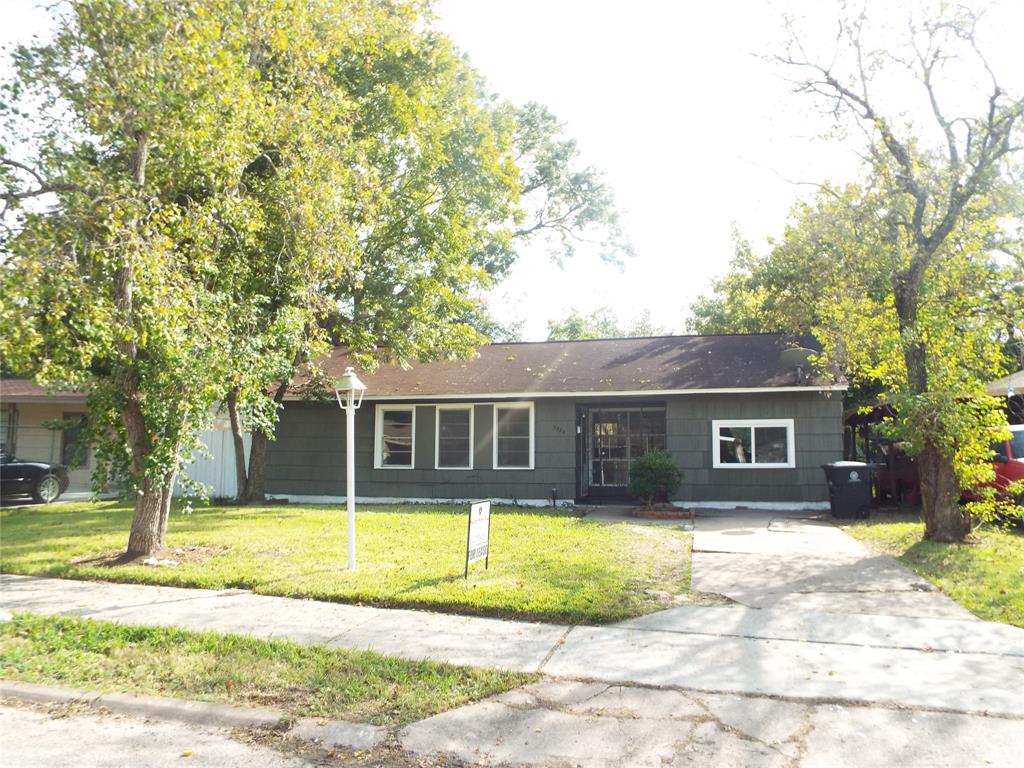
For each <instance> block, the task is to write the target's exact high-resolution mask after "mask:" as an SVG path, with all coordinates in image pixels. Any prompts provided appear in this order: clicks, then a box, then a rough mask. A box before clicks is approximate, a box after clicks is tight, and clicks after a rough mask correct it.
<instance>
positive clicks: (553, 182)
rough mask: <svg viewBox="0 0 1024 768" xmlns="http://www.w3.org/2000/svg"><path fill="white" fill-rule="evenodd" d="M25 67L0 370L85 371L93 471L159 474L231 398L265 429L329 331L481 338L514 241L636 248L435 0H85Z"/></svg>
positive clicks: (77, 383)
mask: <svg viewBox="0 0 1024 768" xmlns="http://www.w3.org/2000/svg"><path fill="white" fill-rule="evenodd" d="M14 62H15V65H16V77H15V78H14V79H13V80H12V82H11V83H9V84H7V86H6V88H5V93H4V95H3V98H2V99H0V120H2V123H3V126H4V128H5V129H7V130H6V136H8V137H10V138H4V139H2V140H0V185H2V194H0V199H2V201H3V205H4V209H3V211H4V212H5V213H7V214H8V216H7V219H6V222H7V224H8V226H7V228H6V229H4V230H3V232H2V234H0V237H2V238H3V240H2V246H3V248H4V252H5V253H6V254H8V256H7V258H5V259H4V262H3V264H2V267H0V289H2V294H3V295H2V300H0V321H2V322H3V323H4V326H5V330H6V333H5V334H4V337H3V340H2V341H0V367H2V368H3V370H18V371H26V372H30V373H32V374H34V375H35V377H36V378H37V379H38V380H39V381H40V382H42V383H45V384H48V385H51V386H54V387H58V388H59V387H81V388H86V389H88V390H89V392H90V405H89V408H90V413H91V415H92V418H91V420H90V423H91V425H92V427H93V429H92V433H91V441H92V442H94V443H96V444H97V446H98V456H99V458H100V470H99V471H98V472H97V473H96V478H97V479H98V481H99V482H101V483H102V482H105V481H106V480H107V479H108V478H110V477H114V476H122V477H125V478H126V479H127V480H128V486H129V489H146V491H147V493H149V492H151V491H153V489H155V488H159V487H161V486H164V487H166V486H167V485H168V484H169V482H170V479H171V478H172V477H173V473H174V471H175V470H176V468H177V467H178V466H179V465H180V462H181V457H182V456H187V455H188V454H189V453H190V451H191V450H192V449H193V448H195V447H196V434H197V431H198V430H200V429H202V428H203V427H204V426H205V424H206V423H207V421H208V420H209V416H210V412H211V407H213V406H215V405H216V404H217V403H218V401H220V400H222V399H223V398H224V397H225V396H226V395H227V394H228V393H232V395H233V396H234V397H236V398H237V400H238V401H239V403H240V406H241V410H242V413H243V415H244V420H245V422H246V427H247V428H249V429H252V430H258V431H261V432H267V431H270V430H271V428H272V426H273V422H274V420H275V419H276V415H277V405H276V403H275V402H274V401H273V399H272V398H271V397H269V396H268V394H267V393H268V391H270V390H272V388H273V386H274V385H275V384H276V383H277V382H279V381H289V380H290V379H291V377H292V376H293V375H294V373H295V371H296V369H297V367H298V366H300V365H302V364H304V363H308V362H309V361H311V360H313V359H315V358H316V357H317V356H318V355H319V354H320V353H322V352H323V351H325V350H326V348H327V346H328V344H330V343H335V344H342V345H345V346H347V347H348V348H349V349H350V350H351V351H352V353H353V356H354V357H355V358H356V360H358V361H360V362H361V363H363V364H364V365H366V366H372V365H374V364H375V363H376V362H378V361H379V360H380V359H391V360H398V361H404V360H408V359H416V358H419V359H427V358H434V357H452V356H461V355H466V354H469V353H470V352H471V350H472V348H473V347H474V346H475V345H477V344H480V343H482V342H483V341H485V339H486V337H485V335H484V334H483V333H481V332H480V330H479V329H481V328H483V329H484V330H488V331H489V332H491V333H497V332H499V329H496V328H493V327H492V326H490V325H488V323H487V321H486V318H485V317H484V313H483V311H482V310H481V303H482V297H483V295H484V293H485V291H486V290H487V289H488V288H489V287H490V286H491V284H492V282H493V281H494V280H496V279H499V278H500V277H501V276H503V275H504V274H505V273H506V272H507V270H508V269H509V267H510V266H511V264H512V262H513V260H514V258H515V256H516V248H517V247H518V246H519V245H520V244H522V243H525V242H529V241H531V240H533V239H536V238H543V237H545V236H546V235H547V234H548V233H556V234H557V235H558V236H559V237H560V238H561V242H562V244H563V250H571V248H570V243H571V241H572V239H573V238H575V237H577V236H584V235H588V234H589V235H595V234H596V235H601V236H602V237H603V242H604V243H605V245H606V246H607V248H606V254H607V255H608V256H609V257H610V258H611V257H612V256H614V255H615V254H620V253H622V252H625V251H627V250H628V244H627V243H626V242H625V240H624V238H622V237H621V231H620V230H619V229H618V224H617V221H616V216H615V211H614V207H613V205H612V200H611V195H610V192H609V190H608V188H607V187H606V186H605V185H604V183H603V181H602V180H601V179H600V175H599V174H598V173H597V172H596V171H595V170H594V169H592V168H581V167H580V165H581V164H580V162H579V154H578V151H577V149H576V146H575V144H574V142H572V141H571V140H569V139H567V138H566V137H565V136H564V129H563V127H562V126H561V125H560V124H559V123H558V122H557V121H556V120H555V119H554V118H553V117H552V116H551V115H550V113H548V112H547V111H546V110H544V109H543V108H541V107H539V106H537V105H532V104H531V105H528V106H527V107H524V108H521V109H520V108H515V107H513V106H511V105H509V104H507V103H505V102H502V101H500V100H498V99H496V98H495V97H493V96H492V95H490V94H489V93H488V92H487V91H486V88H485V85H484V83H483V82H482V80H481V78H480V77H479V75H478V74H477V73H476V72H475V71H474V70H473V69H472V68H471V67H470V66H469V65H468V63H467V62H466V60H465V59H464V57H462V56H461V55H460V54H459V53H458V52H457V51H456V50H455V49H454V48H453V47H452V45H451V43H450V41H448V40H447V39H446V38H445V37H444V36H443V35H441V34H439V33H438V32H437V31H436V29H435V28H434V26H433V21H432V18H431V16H430V13H429V8H428V7H427V6H426V5H424V4H422V3H420V2H415V1H412V0H410V1H408V2H406V1H404V0H400V1H399V2H395V3H379V2H376V1H375V0H354V1H352V0H324V1H323V2H321V1H320V0H317V1H316V2H313V0H251V1H250V2H246V3H237V2H233V1H232V0H183V1H182V2H179V1H178V0H140V1H139V2H136V3H123V2H119V0H77V1H76V2H72V3H70V4H69V7H68V12H67V13H66V14H65V15H63V16H62V17H60V20H59V22H58V27H57V31H56V34H55V37H54V39H53V40H52V41H49V42H46V43H43V44H40V45H34V46H31V47H21V48H19V49H18V50H17V51H16V53H15V57H14ZM11 141H13V142H16V143H18V144H19V153H18V156H19V157H23V156H24V158H25V160H24V162H22V161H20V160H17V159H15V158H13V157H9V156H8V153H9V151H10V150H11V145H10V143H9V142H11ZM44 193H45V194H46V195H49V197H44V198H41V197H40V196H42V195H44ZM33 198H40V199H41V200H42V201H43V202H38V201H37V204H35V205H26V204H25V201H26V200H30V199H33ZM44 203H45V204H44ZM527 221H530V222H532V223H531V224H530V225H529V226H526V225H525V224H524V222H527ZM314 373H315V371H314Z"/></svg>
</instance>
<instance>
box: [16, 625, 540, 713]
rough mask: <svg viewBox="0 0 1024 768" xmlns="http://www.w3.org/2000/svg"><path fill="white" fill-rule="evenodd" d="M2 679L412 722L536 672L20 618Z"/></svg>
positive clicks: (210, 635) (520, 681)
mask: <svg viewBox="0 0 1024 768" xmlns="http://www.w3.org/2000/svg"><path fill="white" fill-rule="evenodd" d="M0 677H2V678H5V679H8V680H22V681H26V682H32V683H43V684H50V685H61V686H71V687H74V688H84V689H87V690H90V691H117V692H130V693H143V694H148V695H154V696H173V697H179V698H188V699H199V700H203V701H218V702H226V703H231V704H238V705H242V706H265V707H271V708H274V709H280V710H283V711H284V712H285V713H286V714H288V715H292V716H296V717H300V716H311V717H329V718H336V719H343V720H350V721H353V722H363V723H374V724H377V725H404V724H406V723H411V722H414V721H416V720H420V719H422V718H424V717H430V716H431V715H434V714H437V713H438V712H443V711H445V710H447V709H452V708H453V707H458V706H462V705H463V704H467V703H470V702H473V701H478V700H480V699H483V698H486V697H488V696H493V695H495V694H497V693H502V692H504V691H507V690H509V689H511V688H515V687H518V686H520V685H524V684H526V683H527V682H530V681H531V680H533V679H534V677H535V676H532V675H523V674H515V673H511V672H499V671H496V670H483V669H470V668H468V667H456V666H452V665H450V664H441V663H437V662H426V661H420V662H417V661H405V660H404V659H396V658H391V657H387V656H380V655H379V654H376V653H372V652H370V651H350V650H344V649H328V648H323V647H316V646H304V645H299V644H298V643H292V642H288V641H284V640H257V639H254V638H251V637H242V636H239V635H221V634H215V633H213V632H186V631H184V630H179V629H165V628H152V627H126V626H120V625H117V624H112V623H110V622H105V621H88V620H84V619H75V618H54V617H41V616H32V615H29V614H19V615H16V616H15V617H14V619H13V620H12V621H7V622H3V623H0Z"/></svg>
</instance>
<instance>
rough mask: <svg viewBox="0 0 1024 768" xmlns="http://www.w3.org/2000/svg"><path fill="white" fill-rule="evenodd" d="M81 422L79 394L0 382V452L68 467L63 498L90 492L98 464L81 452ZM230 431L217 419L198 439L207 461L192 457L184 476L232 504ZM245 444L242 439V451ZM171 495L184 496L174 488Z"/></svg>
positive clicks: (85, 451)
mask: <svg viewBox="0 0 1024 768" xmlns="http://www.w3.org/2000/svg"><path fill="white" fill-rule="evenodd" d="M85 416H86V396H85V393H83V392H51V391H50V390H47V389H46V388H45V387H40V386H39V385H38V384H35V383H33V382H32V381H30V380H28V379H4V380H2V381H0V448H2V449H3V450H5V451H7V452H8V453H11V454H13V455H15V456H17V457H18V458H19V459H24V460H25V461H45V462H50V463H57V464H65V465H67V466H68V468H69V472H68V474H69V476H70V483H69V485H68V489H67V491H66V492H67V493H84V492H88V491H91V490H92V473H93V470H94V469H95V468H96V458H95V455H94V454H93V451H92V450H91V449H89V448H87V447H85V446H83V447H82V449H81V450H79V439H78V437H79V432H80V428H79V427H78V426H77V423H76V422H79V421H81V420H83V419H84V418H85ZM55 426H61V427H62V428H55ZM229 430H230V427H229V425H228V421H227V418H226V417H221V416H218V417H216V418H215V419H214V422H213V425H212V429H210V430H208V431H206V432H201V433H200V434H199V437H200V439H201V440H202V441H203V443H204V444H205V445H206V446H207V448H208V449H209V453H210V454H211V455H210V456H203V455H200V454H199V453H197V454H195V455H194V456H193V457H192V461H191V462H190V463H189V465H188V468H187V470H186V474H187V475H188V476H189V477H191V478H192V479H193V480H195V481H196V482H199V483H202V484H204V485H205V486H207V488H208V489H209V491H210V494H211V495H212V496H220V497H226V498H231V497H234V496H235V495H236V493H237V490H236V486H237V482H236V479H235V464H234V461H235V459H234V455H235V453H234V444H233V443H232V441H231V432H230V431H229ZM249 442H250V441H249V436H248V435H245V446H246V450H248V446H249ZM175 493H176V494H180V493H187V490H185V489H183V486H182V484H181V483H178V485H177V486H175Z"/></svg>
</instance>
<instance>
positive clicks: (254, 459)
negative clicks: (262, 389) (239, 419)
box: [243, 381, 289, 503]
mask: <svg viewBox="0 0 1024 768" xmlns="http://www.w3.org/2000/svg"><path fill="white" fill-rule="evenodd" d="M288 384H289V382H288V381H282V382H281V383H280V384H278V386H277V389H276V390H275V391H274V402H275V403H277V404H278V405H279V406H280V404H281V403H282V402H283V401H284V396H285V394H286V393H287V392H288ZM269 443H270V435H269V434H267V433H266V432H264V431H263V430H259V429H256V430H253V432H252V443H251V444H250V445H249V479H248V482H247V483H246V486H245V494H244V496H243V498H244V501H245V502H246V503H252V502H255V501H266V500H267V446H268V444H269Z"/></svg>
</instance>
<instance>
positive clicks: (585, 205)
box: [228, 19, 629, 501]
mask: <svg viewBox="0 0 1024 768" xmlns="http://www.w3.org/2000/svg"><path fill="white" fill-rule="evenodd" d="M404 21H405V23H404V24H395V25H392V26H390V27H388V29H389V32H388V33H387V34H388V35H389V37H388V38H387V43H386V44H384V45H379V46H376V47H375V48H373V49H372V50H358V51H356V52H354V53H353V54H350V55H344V56H341V57H339V58H338V59H337V61H336V69H337V79H338V82H339V84H340V85H341V87H343V88H344V89H345V94H346V97H347V98H348V99H349V100H350V101H351V102H353V103H355V104H358V105H359V109H358V111H357V112H355V113H354V114H353V117H352V120H353V124H352V135H353V140H352V142H351V143H350V144H349V145H348V147H347V151H348V152H349V156H350V157H351V158H352V159H351V163H352V166H353V168H355V169H364V171H365V172H363V173H360V174H359V178H360V179H361V181H362V183H361V185H360V186H359V187H358V189H357V190H356V191H355V193H354V194H353V203H352V205H351V206H350V207H349V208H348V209H347V210H346V212H345V215H346V216H347V217H348V220H349V228H350V231H351V232H353V233H354V235H355V251H356V254H357V255H356V260H355V263H356V265H357V266H356V267H355V268H354V269H353V270H351V271H348V272H343V273H340V274H338V275H336V276H335V277H334V278H333V279H330V280H326V281H323V282H321V283H320V284H319V287H320V288H321V289H322V292H323V296H324V302H323V312H322V313H321V315H320V316H319V318H318V320H317V322H316V323H315V324H313V325H310V326H307V330H308V332H309V338H310V340H313V341H315V343H314V344H306V343H300V344H297V345H295V346H294V347H293V348H292V349H291V354H290V355H289V356H286V358H287V360H288V362H287V364H286V365H284V366H283V368H281V369H279V368H271V367H264V368H262V369H261V370H262V372H263V374H264V376H263V381H262V383H261V384H259V385H257V383H256V382H253V383H252V384H250V385H249V386H248V387H246V388H245V389H244V390H239V397H237V398H235V400H234V401H233V400H232V399H229V400H228V410H229V412H230V413H231V414H232V427H233V431H234V433H235V443H236V473H237V475H238V483H239V488H240V489H244V490H243V493H242V500H243V501H259V500H261V499H263V498H264V494H265V482H264V475H265V473H264V467H265V458H266V451H267V446H268V443H269V440H270V439H272V436H273V425H274V421H275V420H276V417H277V414H278V409H279V408H280V405H281V403H282V402H283V399H284V397H285V396H286V395H287V393H288V392H289V391H290V387H291V382H292V380H293V379H294V378H295V377H296V375H297V374H298V373H299V371H300V370H302V371H303V373H304V374H305V377H306V378H307V379H308V383H307V384H306V385H305V386H304V387H303V388H302V390H301V391H299V392H298V393H297V394H298V395H300V396H303V397H309V398H318V397H322V396H324V395H325V394H326V393H327V392H328V391H329V389H330V385H331V383H330V382H329V381H326V380H325V379H324V377H323V376H322V375H321V372H320V371H319V369H318V368H317V366H316V356H317V355H316V352H317V351H323V349H324V348H325V342H329V343H330V344H332V345H339V346H343V347H345V348H346V349H347V350H348V353H349V355H350V357H351V358H352V359H353V360H355V361H357V362H358V363H359V364H360V365H361V366H362V367H364V368H371V369H372V368H373V367H374V366H375V365H377V364H378V363H380V362H383V361H388V362H398V363H403V362H405V361H408V360H429V359H437V358H451V357H462V356H466V355H470V354H472V353H473V350H474V348H475V347H476V346H478V345H479V344H482V343H484V342H485V341H487V340H488V339H489V338H494V337H495V336H496V335H497V336H499V337H504V338H508V337H509V336H515V335H516V334H517V333H518V330H517V329H516V328H514V327H513V328H509V329H503V328H500V327H499V326H498V325H497V324H495V323H494V321H493V319H491V318H490V317H489V316H488V315H487V314H486V311H485V310H484V309H483V307H482V305H483V296H484V294H485V293H486V291H487V290H488V289H489V288H490V287H491V286H492V285H493V283H494V282H495V281H497V280H500V279H501V278H502V277H503V276H504V275H505V274H506V273H507V272H508V270H509V268H510V267H511V266H512V264H513V263H514V261H515V259H516V257H517V255H518V252H519V250H520V249H521V248H522V247H523V246H524V245H526V244H528V243H530V242H533V241H536V240H538V239H548V240H549V243H548V244H549V246H550V247H552V249H553V250H555V251H556V252H559V253H571V252H572V248H573V247H574V245H575V243H576V242H577V241H582V240H584V239H586V238H597V240H598V242H599V243H600V244H601V246H602V251H601V252H602V254H603V256H604V257H605V258H607V259H615V258H618V257H620V256H622V255H626V254H628V253H629V246H628V242H627V241H626V240H625V238H624V236H623V234H622V232H621V230H620V228H619V225H618V220H617V215H616V211H615V208H614V204H613V200H612V195H611V192H610V190H609V189H608V187H607V185H606V184H605V183H604V181H603V180H602V178H601V176H600V174H599V173H598V172H597V171H596V170H595V169H593V168H588V167H581V164H580V161H579V153H578V150H577V148H576V145H575V142H573V141H572V140H571V139H568V138H566V137H565V136H564V127H563V126H562V125H561V124H560V123H558V121H557V120H555V118H554V117H553V116H552V115H551V114H550V112H548V111H547V110H546V109H544V108H542V107H540V106H539V105H536V104H529V105H527V106H526V107H522V108H517V107H514V106H512V105H510V104H508V103H506V102H504V101H501V100H499V99H496V98H494V97H493V96H491V95H489V94H488V93H487V91H486V88H485V85H484V83H483V81H482V80H481V79H480V77H479V75H478V74H477V73H476V72H475V71H473V70H472V68H471V67H469V65H468V64H467V63H466V61H465V59H464V58H463V57H461V56H460V55H459V54H458V52H457V51H456V50H455V49H454V48H453V47H452V45H451V43H450V41H448V40H447V39H446V38H445V37H444V36H442V35H440V34H438V33H437V32H436V31H435V30H433V29H432V28H431V27H430V25H429V24H428V23H427V22H426V20H424V19H419V22H420V23H415V24H414V23H409V20H408V19H404ZM417 29H421V30H422V31H421V32H415V30H417ZM382 34H383V33H382ZM527 222H528V223H527ZM549 236H550V237H553V238H554V240H553V242H551V241H550V239H549ZM272 250H273V251H274V252H275V253H276V252H277V250H279V246H278V245H277V244H276V241H275V243H274V244H273V245H272ZM309 295H310V294H309V292H308V291H306V292H302V291H297V292H296V291H292V292H291V293H290V294H289V296H290V297H291V298H290V299H288V300H285V301H283V302H275V303H273V304H271V305H269V306H268V309H271V310H273V311H274V312H277V311H280V308H281V307H289V306H292V303H290V302H292V301H299V302H303V301H305V300H306V298H307V297H308V296H309ZM262 325H263V326H265V327H272V326H271V325H270V323H269V322H268V320H264V321H263V322H262ZM243 392H248V393H250V395H251V398H250V399H249V400H248V401H247V404H244V405H243V406H242V407H241V408H239V403H240V402H241V403H246V398H245V397H242V396H241V395H242V393H243ZM243 423H245V424H247V425H248V427H249V430H250V432H251V434H252V447H251V449H250V456H249V461H248V464H247V465H246V463H245V462H244V460H242V459H241V456H242V424H243Z"/></svg>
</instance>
